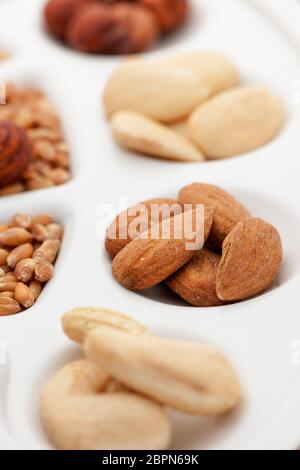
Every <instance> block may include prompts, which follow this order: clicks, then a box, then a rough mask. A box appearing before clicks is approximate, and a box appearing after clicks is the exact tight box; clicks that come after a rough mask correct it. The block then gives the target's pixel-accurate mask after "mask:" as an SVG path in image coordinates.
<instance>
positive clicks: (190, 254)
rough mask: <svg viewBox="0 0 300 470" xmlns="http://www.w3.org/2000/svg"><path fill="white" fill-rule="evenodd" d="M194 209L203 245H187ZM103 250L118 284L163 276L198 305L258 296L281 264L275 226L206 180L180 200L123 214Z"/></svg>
mask: <svg viewBox="0 0 300 470" xmlns="http://www.w3.org/2000/svg"><path fill="white" fill-rule="evenodd" d="M153 208H154V209H155V211H154V212H153V210H152V209H153ZM165 208H169V210H166V211H163V210H160V209H165ZM153 214H154V216H153ZM157 214H159V217H157ZM163 214H165V216H164V215H163ZM199 214H200V216H201V217H202V219H203V224H202V227H196V228H195V230H196V231H198V232H199V235H201V239H202V243H201V246H199V245H198V244H196V243H195V244H194V245H192V246H191V244H190V243H189V242H190V241H191V238H190V236H189V235H190V234H191V233H192V232H191V227H194V225H195V220H196V217H197V215H199ZM145 222H146V225H144V223H145ZM132 227H135V228H136V229H137V230H136V231H135V232H134V235H133V234H132V231H131V228H132ZM175 229H176V230H177V231H176V230H175ZM178 229H179V231H178ZM167 230H169V231H167ZM201 230H202V232H201ZM188 231H190V233H189V232H188ZM200 232H201V233H200ZM178 233H179V236H178ZM153 234H156V237H153ZM166 234H167V236H165V235H166ZM196 235H197V233H196ZM196 235H193V236H196ZM105 248H106V251H107V252H108V253H109V255H110V256H111V258H113V262H112V273H113V276H114V277H115V279H116V280H117V281H118V282H119V283H120V284H121V285H122V286H123V287H125V288H127V289H130V290H133V291H142V290H144V289H148V288H150V287H153V286H156V285H157V284H159V283H161V282H164V283H165V284H166V285H167V286H168V287H169V288H170V289H171V290H173V291H174V292H175V293H176V294H178V295H179V296H180V297H181V298H183V299H184V300H185V301H186V302H188V303H189V304H191V305H194V306H197V307H209V306H218V305H222V304H227V303H232V302H235V301H240V300H245V299H248V298H251V297H254V296H257V295H259V294H261V293H262V292H264V291H265V290H266V289H268V288H269V287H270V286H271V285H272V284H273V282H274V280H275V278H276V277H277V275H278V273H279V270H280V267H281V262H282V245H281V239H280V235H279V234H278V232H277V230H276V229H275V228H274V227H273V226H272V225H271V224H269V223H268V222H266V221H265V220H262V219H260V218H254V217H252V216H250V214H249V212H248V210H247V209H246V208H245V207H244V206H243V205H241V204H240V203H239V202H238V201H237V200H236V199H235V198H234V197H232V196H231V195H230V194H228V193H227V192H226V191H224V190H223V189H221V188H219V187H217V186H214V185H211V184H204V183H194V184H191V185H189V186H186V187H184V188H183V189H182V190H181V191H180V192H179V195H178V199H177V201H176V200H173V199H153V200H149V201H145V202H142V203H140V204H139V205H137V206H134V207H132V208H130V209H128V210H127V211H125V212H123V213H121V214H120V215H118V216H117V218H116V219H115V220H114V221H113V223H112V224H111V225H110V227H109V228H108V230H107V234H106V240H105Z"/></svg>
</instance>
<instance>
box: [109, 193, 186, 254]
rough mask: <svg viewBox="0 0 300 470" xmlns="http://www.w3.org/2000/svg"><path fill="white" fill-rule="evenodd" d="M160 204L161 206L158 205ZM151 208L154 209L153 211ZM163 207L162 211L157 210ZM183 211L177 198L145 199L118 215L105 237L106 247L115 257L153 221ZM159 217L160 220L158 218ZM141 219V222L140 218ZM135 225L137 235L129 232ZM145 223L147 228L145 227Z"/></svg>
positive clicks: (155, 221)
mask: <svg viewBox="0 0 300 470" xmlns="http://www.w3.org/2000/svg"><path fill="white" fill-rule="evenodd" d="M158 206H159V207H158ZM151 208H153V209H154V211H151ZM157 209H161V211H160V212H158V211H157V212H156V210H157ZM181 211H182V208H181V206H180V204H178V203H177V202H176V200H175V199H167V198H165V199H164V198H158V199H149V200H147V201H143V202H141V203H139V204H137V205H136V206H133V207H130V208H129V209H127V210H126V211H124V212H122V213H121V214H119V215H117V217H116V218H115V220H114V221H113V222H112V224H111V225H110V226H109V227H108V230H107V233H106V239H105V249H106V251H107V253H108V254H109V255H110V256H111V257H112V258H114V257H115V256H116V255H117V254H118V253H119V251H121V250H122V248H124V247H125V246H126V245H128V243H130V242H131V241H132V240H133V239H134V238H136V236H138V235H139V233H141V232H144V231H145V230H147V229H148V228H149V226H150V225H152V224H153V223H157V222H161V221H162V220H164V219H166V218H169V217H170V216H172V215H173V216H174V215H176V214H179V213H180V212H181ZM157 218H158V220H157ZM138 219H140V222H139V220H138ZM133 225H134V229H135V230H134V231H135V232H136V233H137V235H136V236H132V235H133V233H131V236H130V234H129V232H130V227H132V226H133ZM143 225H144V226H145V228H144V229H143Z"/></svg>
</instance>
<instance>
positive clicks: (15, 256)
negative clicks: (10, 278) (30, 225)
mask: <svg viewBox="0 0 300 470" xmlns="http://www.w3.org/2000/svg"><path fill="white" fill-rule="evenodd" d="M32 253H33V246H32V244H31V243H24V244H23V245H19V246H17V247H16V248H14V249H13V250H12V251H11V252H10V253H9V255H8V257H7V264H8V266H9V267H10V268H12V269H14V268H15V267H16V265H17V264H18V262H19V261H21V260H23V259H25V258H30V257H31V255H32Z"/></svg>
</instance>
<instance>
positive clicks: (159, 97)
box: [103, 60, 208, 123]
mask: <svg viewBox="0 0 300 470" xmlns="http://www.w3.org/2000/svg"><path fill="white" fill-rule="evenodd" d="M207 95H208V92H207V89H206V87H205V86H204V84H203V83H202V81H201V80H200V79H199V77H198V76H197V74H195V73H194V72H191V71H190V70H185V69H183V68H180V67H175V66H173V67H165V66H164V65H160V64H157V63H153V62H148V61H144V60H128V61H127V62H125V63H123V64H122V65H121V66H120V67H119V68H118V69H117V70H116V71H115V72H114V73H113V75H112V76H111V78H110V80H109V81H108V83H107V85H106V88H105V92H104V97H103V101H104V106H105V110H106V114H107V116H109V117H111V116H112V115H113V114H114V113H116V112H117V111H136V112H139V113H142V114H144V115H145V116H148V117H150V118H152V119H155V120H158V121H161V122H165V123H169V122H174V121H178V120H181V119H184V118H185V117H187V116H188V115H189V114H190V113H191V112H192V111H193V109H195V108H196V107H197V105H198V104H200V103H201V102H202V101H203V100H205V99H206V98H207Z"/></svg>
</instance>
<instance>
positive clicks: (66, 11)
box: [44, 0, 95, 39]
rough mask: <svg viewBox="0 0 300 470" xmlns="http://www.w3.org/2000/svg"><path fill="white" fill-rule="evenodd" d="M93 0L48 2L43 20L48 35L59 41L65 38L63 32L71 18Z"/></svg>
mask: <svg viewBox="0 0 300 470" xmlns="http://www.w3.org/2000/svg"><path fill="white" fill-rule="evenodd" d="M94 1H95V0H49V1H48V3H47V5H46V7H45V12H44V15H45V20H46V25H47V28H48V30H49V31H50V33H52V34H53V35H54V36H56V37H57V38H59V39H63V38H64V37H65V31H66V28H67V25H68V23H69V21H70V20H71V18H72V16H73V15H74V14H75V13H76V12H77V10H78V9H79V8H80V7H82V6H83V5H85V4H88V3H93V2H94Z"/></svg>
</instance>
